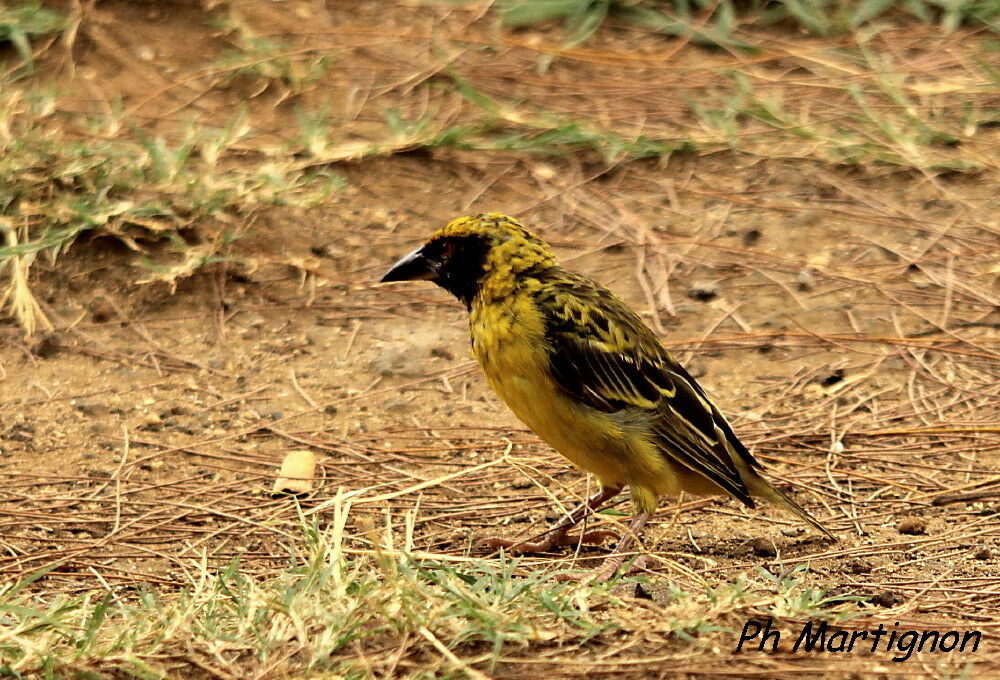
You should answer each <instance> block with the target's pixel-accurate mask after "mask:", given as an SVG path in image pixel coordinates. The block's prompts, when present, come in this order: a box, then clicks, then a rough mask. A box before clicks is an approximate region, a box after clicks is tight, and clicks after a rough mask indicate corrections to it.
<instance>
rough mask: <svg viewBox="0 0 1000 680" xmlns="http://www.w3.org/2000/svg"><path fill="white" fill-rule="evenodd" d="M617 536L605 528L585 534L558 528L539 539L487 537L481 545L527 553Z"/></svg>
mask: <svg viewBox="0 0 1000 680" xmlns="http://www.w3.org/2000/svg"><path fill="white" fill-rule="evenodd" d="M617 537H618V535H617V534H616V533H614V532H613V531H606V530H603V529H595V530H593V531H585V532H584V533H583V535H579V534H572V535H571V534H570V533H569V531H568V530H567V529H557V530H555V531H548V532H546V533H544V534H542V535H541V537H540V538H539V539H538V540H537V541H518V540H517V539H511V538H487V539H486V540H484V541H483V542H482V543H481V545H482V546H483V547H484V548H489V549H491V550H497V549H499V548H503V549H505V550H507V552H510V553H513V554H515V555H522V554H525V553H544V552H549V551H551V550H553V549H555V548H559V547H562V546H566V545H600V544H602V543H604V541H606V540H607V539H609V538H617Z"/></svg>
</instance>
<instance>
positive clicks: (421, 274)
mask: <svg viewBox="0 0 1000 680" xmlns="http://www.w3.org/2000/svg"><path fill="white" fill-rule="evenodd" d="M422 250H423V246H420V247H419V248H417V249H415V250H413V251H412V252H409V253H407V254H406V255H404V256H403V257H401V258H399V261H398V262H397V263H396V264H394V265H392V267H391V268H390V269H389V271H387V272H386V273H385V274H384V275H383V276H382V278H381V279H380V280H379V283H386V282H387V281H433V280H434V279H436V278H437V275H438V272H437V266H436V264H435V263H434V262H431V261H430V260H428V259H427V258H426V257H424V254H423V252H422Z"/></svg>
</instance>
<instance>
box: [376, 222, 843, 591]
mask: <svg viewBox="0 0 1000 680" xmlns="http://www.w3.org/2000/svg"><path fill="white" fill-rule="evenodd" d="M416 280H430V281H433V282H434V283H436V284H438V285H439V286H441V287H442V288H444V289H445V290H447V291H449V292H450V293H452V294H454V295H455V297H457V298H458V299H459V300H460V301H461V302H463V303H464V304H465V306H466V308H467V309H468V311H469V328H470V331H471V335H472V352H473V354H474V355H475V357H476V359H478V361H479V365H480V366H481V367H482V369H483V373H484V374H485V375H486V379H487V381H488V382H489V384H490V387H492V388H493V390H494V391H495V392H496V393H497V395H499V396H500V398H501V399H503V401H504V402H506V403H507V405H508V406H509V407H510V409H511V410H512V411H513V412H514V415H516V416H517V417H518V418H519V419H520V420H521V421H522V422H524V423H525V424H526V425H527V426H528V427H530V428H531V429H532V430H534V431H535V433H536V434H537V435H538V436H539V437H540V438H541V439H542V440H543V441H545V442H546V443H547V444H548V445H549V446H551V447H552V448H554V449H555V450H556V451H558V452H559V453H561V454H562V455H563V456H565V457H566V458H568V459H569V460H570V461H571V462H572V463H573V464H574V465H576V467H578V468H580V469H581V470H584V471H586V472H589V473H591V474H593V475H594V476H596V477H597V479H598V480H599V482H600V491H598V492H597V493H596V494H594V495H593V496H592V497H591V498H590V499H589V500H588V501H587V502H586V503H584V504H583V505H581V506H580V507H579V508H577V509H575V510H574V511H572V512H570V513H569V514H568V515H566V516H564V517H563V518H562V519H561V520H560V521H559V522H557V523H556V524H555V525H554V526H553V527H552V528H551V529H550V530H549V531H547V532H546V533H544V534H542V535H541V537H540V539H539V540H537V541H534V542H526V543H517V542H515V541H509V540H504V539H493V540H491V541H489V542H488V544H489V545H491V546H492V547H507V548H511V549H513V550H514V551H516V552H542V551H547V550H550V549H552V548H553V547H555V546H558V545H565V544H567V543H569V542H571V541H569V540H568V537H567V532H568V530H569V529H570V528H571V527H573V526H574V525H576V524H577V523H579V522H580V521H581V520H582V519H583V517H585V516H586V515H587V513H588V512H591V511H596V510H597V509H598V508H599V507H600V506H601V505H603V504H604V503H605V502H607V501H608V500H609V499H611V498H612V497H614V496H615V495H616V494H618V493H619V492H620V491H621V490H622V489H623V488H624V487H626V486H627V487H628V488H629V491H630V493H631V497H632V502H633V504H634V506H635V510H636V514H635V516H634V517H633V519H632V521H631V523H630V525H629V530H628V532H627V533H625V534H624V535H623V536H622V538H621V539H620V541H619V543H618V546H617V548H616V550H615V553H614V554H613V555H612V556H611V557H609V558H608V561H607V563H606V564H605V566H604V568H603V569H602V571H601V572H600V573H599V575H598V578H601V579H603V580H606V579H607V578H610V577H611V576H613V575H614V574H615V573H617V570H618V568H619V567H620V566H621V563H622V560H623V559H624V555H625V551H627V550H628V549H629V548H630V547H631V546H632V543H633V542H634V540H635V538H636V537H637V535H638V534H639V532H640V530H641V529H642V527H643V526H644V525H645V523H646V521H647V520H648V519H649V516H650V513H652V512H653V510H654V509H655V508H656V504H657V501H658V499H659V498H660V497H661V496H676V495H679V494H680V493H681V492H684V491H686V492H688V493H691V494H695V495H705V494H720V493H728V494H729V495H731V496H734V497H736V498H737V499H739V500H740V501H742V502H743V503H744V504H745V505H747V506H748V507H751V508H753V507H754V497H755V496H757V497H761V498H765V499H767V500H770V501H773V502H776V503H777V504H779V505H781V506H783V507H784V508H786V509H787V510H789V511H791V512H792V513H794V514H795V515H797V516H798V517H800V518H801V519H803V520H805V521H806V522H807V523H809V524H810V525H811V526H813V527H814V528H816V529H818V530H819V531H821V532H823V533H824V534H826V535H827V536H828V537H830V538H831V539H832V538H833V536H832V535H831V534H830V533H829V532H828V531H827V530H826V529H825V528H824V527H823V526H822V525H821V524H820V523H819V522H817V521H816V520H815V519H813V517H812V516H810V515H809V513H807V512H806V511H805V510H804V509H802V508H801V507H800V506H799V505H798V504H797V503H795V501H793V500H792V499H790V498H789V497H788V496H786V495H785V494H784V493H783V492H781V491H780V490H778V489H777V488H775V487H774V486H773V485H772V484H771V483H770V482H768V481H767V480H766V479H764V477H762V476H761V474H760V470H761V465H760V463H758V462H757V461H756V460H755V459H754V457H753V455H751V453H750V452H749V451H748V450H747V448H746V447H745V446H744V445H743V444H742V443H740V440H739V439H737V437H736V435H735V434H734V433H733V430H732V428H731V427H730V425H729V423H728V422H727V421H726V418H725V417H724V416H723V415H722V413H720V412H719V409H718V408H717V407H716V406H715V404H713V403H712V401H711V399H709V397H708V395H706V394H705V391H704V390H703V389H702V388H701V386H699V385H698V383H696V382H695V380H694V378H692V377H691V375H690V374H689V373H688V372H687V371H685V370H684V368H683V367H682V366H681V365H680V364H678V363H677V362H676V361H675V360H674V359H673V358H672V357H671V356H670V355H669V354H668V353H667V351H666V350H665V349H664V347H663V345H662V344H661V343H660V341H659V340H658V339H657V337H656V336H655V335H654V334H653V332H652V331H651V330H650V329H649V328H648V327H647V326H646V325H645V324H644V323H643V322H642V320H641V319H640V318H639V317H638V315H636V313H635V312H633V311H632V310H631V309H629V307H628V306H627V305H626V304H625V303H624V302H623V301H622V300H621V299H620V298H619V297H618V296H616V295H615V294H614V293H612V292H611V291H610V290H608V289H607V288H605V287H604V286H602V285H600V284H599V283H596V282H594V281H591V280H590V279H588V278H585V277H583V276H579V275H578V274H574V273H572V272H570V271H567V270H566V269H563V268H562V267H561V266H559V263H558V262H557V261H556V258H555V256H554V255H553V253H552V251H551V249H550V248H549V246H548V245H547V244H546V243H545V242H544V241H542V239H540V238H539V237H538V236H535V235H534V234H532V233H531V232H529V231H528V230H526V229H525V228H524V227H522V226H521V225H520V224H518V223H517V222H516V221H514V220H513V219H511V218H510V217H507V216H505V215H501V214H499V213H490V214H484V215H475V216H470V217H462V218H459V219H457V220H454V221H453V222H450V223H449V224H447V225H446V226H444V227H442V228H441V229H439V230H437V231H436V232H435V233H434V234H432V235H431V237H430V239H429V240H428V241H427V242H426V243H424V244H423V245H422V246H420V247H419V248H417V249H416V250H414V251H413V252H411V253H409V254H407V255H405V256H403V257H402V258H401V259H400V260H399V261H398V262H396V264H394V265H393V266H392V268H391V269H390V270H389V271H388V272H387V273H386V274H385V275H384V276H383V277H382V281H383V282H387V281H416Z"/></svg>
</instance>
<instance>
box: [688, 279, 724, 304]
mask: <svg viewBox="0 0 1000 680" xmlns="http://www.w3.org/2000/svg"><path fill="white" fill-rule="evenodd" d="M687 296H688V297H689V298H691V299H692V300H697V301H698V302H711V301H712V300H714V299H715V298H717V297H719V286H718V284H715V283H696V284H694V285H693V286H691V287H690V288H688V291H687Z"/></svg>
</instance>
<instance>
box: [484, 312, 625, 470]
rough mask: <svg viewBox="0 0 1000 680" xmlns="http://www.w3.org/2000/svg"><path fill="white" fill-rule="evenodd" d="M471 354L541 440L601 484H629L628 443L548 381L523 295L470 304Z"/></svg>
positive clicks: (539, 337)
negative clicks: (496, 301) (495, 302)
mask: <svg viewBox="0 0 1000 680" xmlns="http://www.w3.org/2000/svg"><path fill="white" fill-rule="evenodd" d="M470 328H471V332H472V348H473V354H474V355H475V356H476V359H478V361H479V365H480V366H481V367H482V369H483V373H484V374H485V375H486V379H487V381H488V382H489V384H490V387H492V388H493V390H494V391H495V392H496V394H497V395H498V396H499V397H500V398H501V399H503V401H504V402H505V403H506V404H507V405H508V406H509V407H510V409H511V411H513V412H514V415H515V416H517V417H518V419H520V420H521V422H523V423H524V424H525V425H527V426H528V427H530V428H531V429H532V430H533V431H534V432H535V433H536V434H537V435H538V436H539V437H541V439H542V440H543V441H545V443H547V444H548V445H549V446H551V447H552V448H554V449H555V450H556V451H558V452H559V453H561V454H562V455H564V456H565V457H566V458H568V459H569V460H570V461H571V462H572V463H573V464H574V465H576V466H577V467H578V468H580V469H582V470H584V471H586V472H590V473H592V474H594V475H596V476H597V477H598V479H600V481H601V483H602V484H603V485H604V486H608V487H616V486H621V485H623V484H628V483H633V482H634V481H635V480H634V479H633V478H634V477H635V475H634V474H631V472H632V471H633V470H632V468H634V467H635V466H634V465H632V464H631V463H633V458H634V457H635V455H634V454H633V453H631V449H632V448H633V447H632V446H631V442H629V441H628V439H629V437H628V435H627V434H626V433H624V432H623V431H622V429H621V428H620V427H619V426H618V425H617V424H616V423H615V422H614V421H613V420H612V419H610V418H608V417H607V416H605V415H603V414H600V413H598V412H596V411H594V410H593V409H590V408H588V407H586V406H584V405H582V404H578V403H575V402H574V401H572V400H571V399H570V398H569V397H568V396H567V395H566V394H565V393H563V392H561V391H560V390H559V388H558V386H557V385H556V384H555V383H554V382H553V380H552V378H551V375H550V372H549V366H548V357H547V355H546V349H545V343H544V322H543V319H542V317H541V314H540V313H539V312H538V310H536V309H535V308H534V306H533V304H532V302H531V300H530V298H529V297H527V296H514V297H513V298H508V300H507V301H505V303H504V304H502V305H500V304H482V305H474V306H473V308H472V310H471V316H470Z"/></svg>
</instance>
